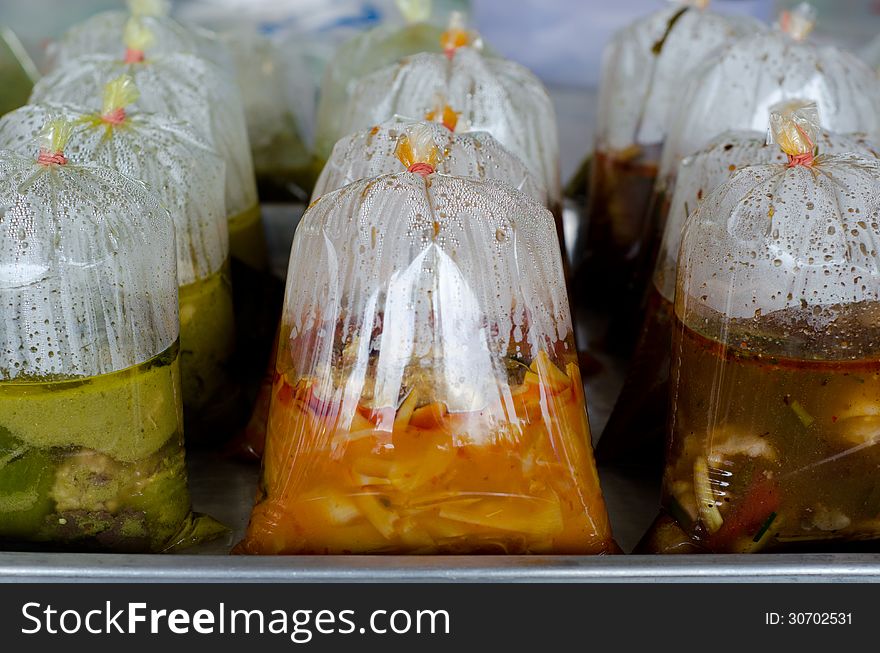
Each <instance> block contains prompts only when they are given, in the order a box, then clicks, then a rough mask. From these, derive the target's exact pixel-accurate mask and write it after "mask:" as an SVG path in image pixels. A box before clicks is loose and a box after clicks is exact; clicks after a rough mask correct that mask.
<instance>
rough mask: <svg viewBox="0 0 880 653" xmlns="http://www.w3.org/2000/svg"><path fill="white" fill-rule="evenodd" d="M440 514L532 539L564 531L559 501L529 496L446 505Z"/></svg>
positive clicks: (451, 518) (450, 518)
mask: <svg viewBox="0 0 880 653" xmlns="http://www.w3.org/2000/svg"><path fill="white" fill-rule="evenodd" d="M439 514H440V517H442V518H444V519H449V520H452V521H460V522H464V523H467V524H473V525H475V526H483V527H485V528H492V529H496V530H503V531H512V532H516V533H523V534H527V535H531V536H534V535H538V536H541V535H543V536H553V535H555V534H557V533H559V532H561V531H562V529H563V522H562V510H561V508H560V506H559V501H558V500H552V501H551V500H547V499H536V498H533V497H525V496H524V497H505V498H503V499H481V500H479V501H477V502H475V503H471V504H463V503H457V502H456V503H451V504H445V505H443V506H442V507H441V508H440V513H439Z"/></svg>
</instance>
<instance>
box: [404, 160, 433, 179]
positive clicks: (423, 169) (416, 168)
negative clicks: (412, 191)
mask: <svg viewBox="0 0 880 653" xmlns="http://www.w3.org/2000/svg"><path fill="white" fill-rule="evenodd" d="M407 172H414V173H416V174H417V175H422V177H427V176H428V175H432V174H434V166H432V165H431V164H430V163H413V164H412V165H411V166H410V167H409V168H408V169H407Z"/></svg>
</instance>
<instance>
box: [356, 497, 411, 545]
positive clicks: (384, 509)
mask: <svg viewBox="0 0 880 653" xmlns="http://www.w3.org/2000/svg"><path fill="white" fill-rule="evenodd" d="M352 499H353V500H354V503H355V505H357V507H358V509H359V510H360V511H361V513H362V514H363V516H364V517H366V519H367V521H368V522H370V523H371V524H372V525H373V526H374V527H375V528H376V530H377V531H379V532H380V533H382V536H383V537H384V538H385V539H387V540H390V539H391V538H392V537H394V532H395V528H394V526H395V524H396V523H397V521H398V519H399V518H400V516H399V515H398V514H397V513H396V512H394V511H393V510H391V509H390V506H391V501H389V499H388V497H386V496H382V495H375V494H360V495H356V496H354V497H352Z"/></svg>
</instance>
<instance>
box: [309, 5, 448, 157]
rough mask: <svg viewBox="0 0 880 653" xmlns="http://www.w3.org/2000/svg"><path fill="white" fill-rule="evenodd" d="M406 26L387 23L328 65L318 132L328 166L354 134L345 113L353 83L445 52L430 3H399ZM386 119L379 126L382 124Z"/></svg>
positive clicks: (318, 145)
mask: <svg viewBox="0 0 880 653" xmlns="http://www.w3.org/2000/svg"><path fill="white" fill-rule="evenodd" d="M396 5H397V8H398V10H399V11H400V14H401V15H402V16H403V18H404V20H405V24H404V25H403V26H400V25H397V24H394V23H391V22H389V23H384V24H382V25H379V26H378V27H376V28H374V29H371V30H369V31H367V32H364V33H363V34H359V35H357V36H355V37H354V38H352V39H351V40H350V41H348V42H346V43H343V44H342V45H340V46H339V47H338V48H337V50H336V53H335V54H334V55H333V58H332V59H331V60H330V61H329V62H328V63H327V67H326V68H325V70H324V78H323V80H322V81H321V94H320V101H319V104H318V115H317V125H316V133H315V151H316V153H317V155H318V158H319V159H320V160H321V161H322V162H323V161H325V160H326V159H328V158H329V157H330V152H331V151H332V150H333V146H334V145H336V141H338V140H339V139H340V138H342V137H343V136H345V135H346V134H350V133H352V132H354V131H356V129H351V128H349V126H348V125H347V124H346V120H345V111H346V107H348V103H349V101H350V93H351V89H352V87H353V85H354V83H355V82H356V81H357V80H359V79H360V78H362V77H365V76H366V75H369V74H370V73H374V72H376V71H377V70H381V69H382V68H384V67H385V66H389V65H391V64H393V63H394V62H395V61H398V60H399V59H401V58H402V57H406V56H408V55H411V54H417V53H419V52H441V51H442V44H441V39H440V37H441V35H442V34H443V28H442V27H439V26H437V25H432V24H430V23H429V22H428V21H429V20H430V18H431V2H430V0H397V1H396ZM390 117H391V116H383V117H382V118H380V119H379V120H375V121H374V122H381V121H382V120H384V119H385V118H390Z"/></svg>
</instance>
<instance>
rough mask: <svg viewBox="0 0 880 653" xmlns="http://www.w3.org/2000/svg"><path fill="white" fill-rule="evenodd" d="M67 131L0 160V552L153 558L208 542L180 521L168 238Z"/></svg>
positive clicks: (62, 128)
mask: <svg viewBox="0 0 880 653" xmlns="http://www.w3.org/2000/svg"><path fill="white" fill-rule="evenodd" d="M70 129H71V126H70V124H69V123H65V122H63V121H53V122H51V123H49V126H48V128H47V130H46V131H45V132H44V133H43V134H42V136H41V149H40V153H39V157H37V156H36V149H35V151H34V153H33V154H32V155H31V156H29V157H22V156H20V155H18V154H15V153H13V152H10V151H6V150H3V151H0V231H2V238H0V299H2V302H3V306H4V310H5V311H6V313H7V315H8V316H11V318H12V319H7V320H3V322H2V324H0V343H2V350H0V351H2V355H0V472H2V473H0V539H2V540H3V541H4V542H7V543H14V544H15V546H20V545H21V544H25V545H28V546H48V547H52V548H72V549H100V550H111V551H144V552H146V551H165V550H168V549H170V548H175V547H178V546H183V545H186V544H190V543H193V542H196V541H200V540H202V539H205V538H207V537H209V536H212V535H216V534H219V532H221V531H222V527H220V525H219V524H217V523H216V522H214V521H213V520H211V519H209V518H204V517H194V515H193V514H192V513H191V512H190V501H189V494H188V491H187V484H186V467H185V464H184V449H183V424H182V419H181V404H180V380H179V373H178V364H179V361H178V351H179V346H178V315H177V273H176V269H175V263H176V261H175V254H174V251H175V249H174V229H173V226H172V223H171V220H170V219H169V217H168V214H167V211H165V210H164V209H163V208H161V206H160V204H159V203H158V201H157V200H156V199H155V198H154V197H153V196H152V195H151V194H149V193H148V192H147V190H146V189H145V187H144V185H143V184H142V183H140V182H137V181H134V180H132V179H129V178H128V177H125V176H123V175H121V174H119V173H117V172H115V171H112V170H109V169H107V168H104V167H100V166H97V165H93V164H82V165H77V164H74V163H69V162H68V161H67V159H66V156H65V154H64V151H63V148H64V146H65V143H66V139H67V137H68V136H69V133H70Z"/></svg>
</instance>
